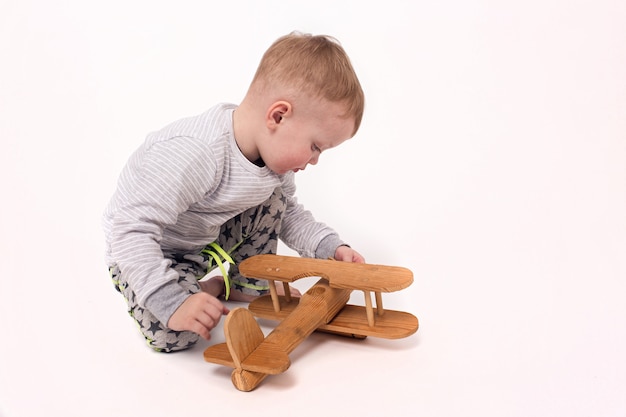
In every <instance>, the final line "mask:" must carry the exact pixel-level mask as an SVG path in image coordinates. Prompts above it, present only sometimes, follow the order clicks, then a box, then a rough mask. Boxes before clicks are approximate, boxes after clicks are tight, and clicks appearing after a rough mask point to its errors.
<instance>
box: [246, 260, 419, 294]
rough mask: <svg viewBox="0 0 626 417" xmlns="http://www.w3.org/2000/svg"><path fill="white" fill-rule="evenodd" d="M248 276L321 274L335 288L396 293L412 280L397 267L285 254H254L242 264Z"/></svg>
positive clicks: (284, 278)
mask: <svg viewBox="0 0 626 417" xmlns="http://www.w3.org/2000/svg"><path fill="white" fill-rule="evenodd" d="M239 272H240V273H241V274H242V275H244V276H246V277H249V278H260V279H269V280H279V281H284V282H293V281H296V280H298V279H300V278H305V277H322V278H325V279H327V280H328V282H329V284H330V286H331V287H333V288H345V289H350V290H362V291H374V292H394V291H399V290H402V289H404V288H407V287H408V286H409V285H411V283H413V273H412V272H411V271H410V270H409V269H407V268H402V267H398V266H386V265H374V264H360V263H352V262H339V261H333V260H325V259H313V258H300V257H296V256H282V255H255V256H252V257H250V258H248V259H245V260H244V261H242V262H241V263H240V264H239Z"/></svg>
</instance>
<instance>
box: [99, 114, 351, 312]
mask: <svg viewBox="0 0 626 417" xmlns="http://www.w3.org/2000/svg"><path fill="white" fill-rule="evenodd" d="M235 107H236V106H235V105H232V104H220V105H217V106H215V107H213V108H211V109H209V110H208V111H207V112H205V113H203V114H200V115H198V116H194V117H189V118H185V119H182V120H179V121H176V122H174V123H172V124H170V125H168V126H166V127H164V128H163V129H161V130H159V131H157V132H154V133H151V134H149V135H148V137H147V138H146V140H145V142H144V143H143V144H142V145H141V146H140V147H139V149H137V150H136V151H135V152H134V153H133V154H132V156H131V157H130V159H129V160H128V162H127V164H126V166H125V167H124V169H123V171H122V173H121V175H120V177H119V180H118V185H117V189H116V191H115V193H114V195H113V197H112V198H111V200H110V202H109V204H108V206H107V208H106V210H105V213H104V216H103V228H104V232H105V236H106V254H105V258H106V262H107V265H108V266H109V267H112V266H115V265H117V266H118V267H119V268H120V270H121V271H122V273H123V274H124V276H125V279H126V280H127V281H128V282H129V284H130V285H131V288H132V289H133V291H134V292H135V294H136V296H137V302H138V303H139V305H141V306H143V307H147V308H150V310H151V311H152V313H153V314H155V316H157V318H159V320H161V321H163V322H164V323H165V324H167V321H168V320H169V316H170V315H171V313H173V312H174V311H175V309H176V308H178V306H180V304H181V303H182V302H183V301H184V300H185V299H186V297H188V294H187V293H186V292H185V291H184V290H183V289H182V287H178V286H177V285H176V282H177V280H178V274H177V273H176V272H175V271H174V270H172V269H171V268H170V267H169V265H170V264H169V261H167V260H166V259H165V257H164V255H163V254H164V253H198V252H199V251H200V250H202V249H203V248H204V247H205V246H206V245H207V244H208V243H211V242H213V241H215V239H216V238H217V237H218V233H219V231H220V227H221V225H222V224H224V223H225V222H226V221H228V220H229V219H231V218H233V217H235V216H236V215H237V214H239V213H241V212H243V211H245V210H246V209H248V208H250V207H255V206H258V205H260V204H261V203H263V202H264V201H265V200H267V199H268V198H269V197H270V195H271V194H272V192H273V191H274V189H275V188H276V187H279V186H280V187H282V188H283V190H284V192H285V194H286V195H287V196H288V202H287V209H286V211H285V215H284V218H283V223H282V229H281V235H280V239H281V240H282V241H283V242H284V243H285V244H286V245H287V246H288V247H290V248H292V249H294V250H295V251H297V252H298V253H299V254H300V255H301V256H305V257H320V258H325V257H328V256H333V255H334V251H335V249H336V248H337V246H339V245H341V244H343V242H342V241H341V240H340V239H339V237H338V236H337V234H336V233H335V231H334V230H333V229H331V228H329V227H328V226H326V225H324V224H323V223H320V222H317V221H315V219H314V218H313V216H312V215H311V213H310V212H309V211H307V210H305V209H304V208H303V207H302V205H300V204H298V202H297V199H296V197H295V195H294V193H295V190H296V186H295V182H294V174H293V172H289V173H287V174H284V175H278V174H275V173H274V172H272V171H271V170H269V169H268V168H267V167H259V166H257V165H255V164H253V163H252V162H250V161H248V160H247V159H246V157H245V156H244V155H243V154H242V153H241V151H240V150H239V148H238V146H237V143H236V141H235V137H234V134H233V127H232V126H233V123H232V114H233V110H234V109H235ZM159 291H165V292H166V293H167V298H168V299H169V301H168V302H169V304H170V306H169V307H168V308H166V309H161V308H160V307H159V306H155V305H154V303H150V302H149V299H150V298H151V297H152V296H154V295H157V296H155V297H154V300H157V299H158V300H163V295H164V294H163V293H162V294H161V295H160V296H158V293H159ZM155 309H156V310H161V311H153V310H155ZM164 310H166V311H164Z"/></svg>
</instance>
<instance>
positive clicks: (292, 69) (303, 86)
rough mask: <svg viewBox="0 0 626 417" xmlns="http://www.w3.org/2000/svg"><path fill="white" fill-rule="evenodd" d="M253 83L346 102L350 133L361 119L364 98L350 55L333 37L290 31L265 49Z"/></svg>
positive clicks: (332, 100) (355, 130) (357, 127)
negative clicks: (350, 120)
mask: <svg viewBox="0 0 626 417" xmlns="http://www.w3.org/2000/svg"><path fill="white" fill-rule="evenodd" d="M252 85H253V86H259V87H261V88H263V87H265V86H270V87H276V86H280V87H286V88H288V89H290V90H293V91H299V92H305V93H307V94H310V95H312V96H313V97H316V98H317V97H319V98H324V99H326V100H329V101H331V102H341V103H345V105H346V114H345V115H344V116H345V117H353V118H354V131H353V135H354V134H355V133H356V132H357V130H358V129H359V126H360V124H361V119H362V118H363V109H364V107H365V97H364V94H363V90H362V88H361V84H360V83H359V79H358V78H357V75H356V73H355V72H354V68H353V67H352V64H351V62H350V58H348V55H347V54H346V52H345V51H344V49H343V47H342V46H341V45H340V44H339V41H337V40H336V39H335V38H332V37H330V36H325V35H315V36H314V35H311V34H303V33H299V32H292V33H290V34H288V35H285V36H283V37H281V38H279V39H277V40H276V41H275V42H274V43H273V44H272V45H271V46H270V47H269V49H268V50H267V51H266V52H265V54H264V55H263V58H262V59H261V62H260V64H259V67H258V68H257V71H256V74H255V75H254V78H253V80H252Z"/></svg>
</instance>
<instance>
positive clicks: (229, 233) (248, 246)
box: [217, 188, 286, 296]
mask: <svg viewBox="0 0 626 417" xmlns="http://www.w3.org/2000/svg"><path fill="white" fill-rule="evenodd" d="M285 208H286V199H285V196H284V193H283V190H282V188H277V189H276V190H274V193H273V194H272V195H271V196H270V198H269V199H267V200H266V201H265V202H264V203H263V204H261V205H260V206H258V207H253V208H251V209H248V210H246V211H244V212H243V213H241V214H240V215H238V216H236V217H234V218H232V219H230V220H229V221H228V222H226V223H225V224H224V225H223V226H222V229H221V231H220V237H219V238H218V240H217V242H218V244H219V245H220V246H221V247H222V248H223V249H224V250H226V251H228V252H230V255H231V257H232V258H233V261H235V265H230V266H229V272H228V275H229V277H230V281H231V289H232V290H233V291H238V292H241V293H243V294H245V295H250V296H259V295H263V294H266V293H267V292H268V291H269V286H268V283H267V281H266V280H258V279H254V278H245V277H243V276H241V274H239V269H238V267H237V265H238V264H239V262H241V261H243V260H244V259H246V258H249V257H250V256H253V255H259V254H266V253H276V249H277V248H278V235H279V233H280V226H281V223H282V217H283V214H284V212H285Z"/></svg>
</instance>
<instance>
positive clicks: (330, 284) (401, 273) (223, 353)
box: [204, 255, 419, 391]
mask: <svg viewBox="0 0 626 417" xmlns="http://www.w3.org/2000/svg"><path fill="white" fill-rule="evenodd" d="M239 272H240V273H241V274H242V275H244V276H246V277H254V278H260V279H266V280H268V282H269V286H270V295H269V296H262V297H259V298H258V299H255V300H254V301H252V302H251V303H250V305H249V306H248V309H245V308H236V309H233V310H232V311H231V312H230V313H229V314H228V316H227V317H226V320H225V321H224V335H225V338H226V343H220V344H217V345H213V346H210V347H208V348H207V349H206V350H205V351H204V359H205V360H206V361H207V362H212V363H216V364H219V365H225V366H230V367H232V368H235V369H234V371H233V373H232V375H231V380H232V382H233V385H234V386H235V387H236V388H237V389H238V390H240V391H251V390H253V389H254V388H256V387H257V386H258V385H259V384H260V383H261V381H263V379H265V377H266V376H268V375H276V374H280V373H282V372H285V371H286V370H287V368H289V365H290V360H289V354H290V353H291V352H292V351H293V350H294V349H295V348H296V347H297V346H298V345H299V344H300V343H302V342H303V341H304V340H305V339H306V338H307V337H308V336H309V335H310V334H311V333H313V332H314V331H315V330H320V331H324V332H329V333H334V334H339V335H343V336H350V337H356V338H360V339H364V338H365V337H367V336H374V337H382V338H387V339H398V338H402V337H407V336H410V335H412V334H413V333H415V332H416V331H417V328H418V326H419V324H418V320H417V318H416V317H415V316H413V315H412V314H409V313H405V312H401V311H393V310H384V309H383V307H382V297H381V293H382V292H393V291H399V290H402V289H404V288H406V287H408V286H409V285H411V283H412V282H413V273H412V272H411V271H410V270H408V269H406V268H401V267H394V266H384V265H372V264H358V263H350V262H338V261H334V260H320V259H311V258H299V257H291V256H280V255H256V256H253V257H250V258H248V259H246V260H244V261H243V262H241V263H240V264H239ZM304 277H320V280H319V281H318V282H317V283H316V284H314V285H313V286H312V287H311V288H310V289H309V290H308V291H306V292H305V293H304V294H303V295H302V297H300V298H297V297H291V296H290V291H289V283H290V282H294V281H296V280H298V279H300V278H304ZM275 280H279V281H282V282H283V286H284V289H285V291H284V292H285V294H286V295H284V296H279V295H278V294H277V291H276V284H275V282H274V281H275ZM353 290H361V291H363V293H364V296H365V306H364V307H363V306H355V305H348V304H347V302H348V300H349V298H350V294H351V293H352V291H353ZM372 292H374V294H375V300H376V308H374V306H373V304H372V299H371V293H372ZM255 316H256V317H259V318H265V319H270V320H280V321H281V322H280V323H279V324H278V326H277V327H276V328H275V329H274V330H273V331H272V332H271V333H270V334H268V336H267V337H265V336H264V334H263V332H262V331H261V328H260V327H259V325H258V323H257V321H256V319H255Z"/></svg>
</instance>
